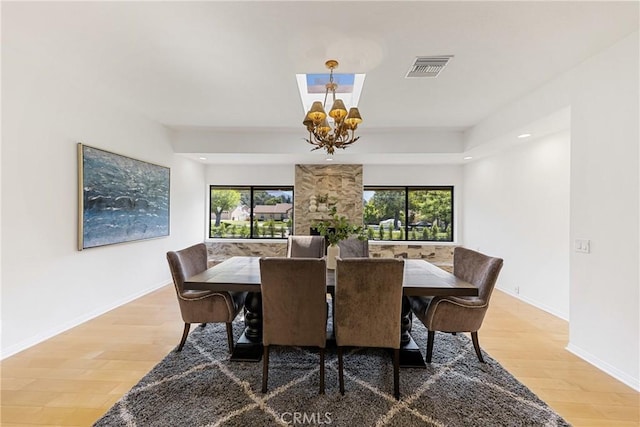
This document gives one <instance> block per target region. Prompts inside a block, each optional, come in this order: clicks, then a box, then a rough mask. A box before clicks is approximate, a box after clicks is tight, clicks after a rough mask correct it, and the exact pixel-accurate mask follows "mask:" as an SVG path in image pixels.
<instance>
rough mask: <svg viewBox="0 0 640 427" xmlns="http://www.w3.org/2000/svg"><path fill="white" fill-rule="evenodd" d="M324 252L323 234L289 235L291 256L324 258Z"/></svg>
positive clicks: (288, 251)
mask: <svg viewBox="0 0 640 427" xmlns="http://www.w3.org/2000/svg"><path fill="white" fill-rule="evenodd" d="M324 253H325V243H324V237H323V236H289V238H288V239H287V257H289V258H322V257H323V256H324Z"/></svg>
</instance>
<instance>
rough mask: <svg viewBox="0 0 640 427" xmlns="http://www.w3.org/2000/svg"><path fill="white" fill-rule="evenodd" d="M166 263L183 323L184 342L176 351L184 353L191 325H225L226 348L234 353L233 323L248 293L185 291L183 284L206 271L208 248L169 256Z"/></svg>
mask: <svg viewBox="0 0 640 427" xmlns="http://www.w3.org/2000/svg"><path fill="white" fill-rule="evenodd" d="M167 261H168V262H169V269H170V270H171V276H172V277H173V284H174V287H175V289H176V295H177V296H178V303H179V305H180V314H181V315H182V320H183V321H184V330H183V332H182V339H181V340H180V344H178V347H177V349H176V351H182V347H183V346H184V343H185V341H186V340H187V336H188V335H189V329H190V328H191V324H192V323H200V324H201V325H202V326H203V327H204V326H205V325H206V324H207V323H225V324H226V326H227V345H228V346H229V353H231V352H233V326H232V322H233V319H235V318H236V316H237V315H238V313H239V312H240V310H241V309H242V307H243V304H244V298H245V295H246V292H215V291H195V290H186V289H185V288H184V281H185V280H186V279H187V278H188V277H191V276H193V275H196V274H198V273H201V272H203V271H205V270H206V269H207V247H206V245H205V244H204V243H199V244H196V245H193V246H190V247H188V248H185V249H182V250H179V251H170V252H167Z"/></svg>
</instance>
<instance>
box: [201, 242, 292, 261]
mask: <svg viewBox="0 0 640 427" xmlns="http://www.w3.org/2000/svg"><path fill="white" fill-rule="evenodd" d="M207 252H208V254H209V261H224V260H225V259H227V258H231V257H232V256H286V255H287V241H286V240H283V241H282V242H260V241H255V240H251V241H250V240H247V242H207Z"/></svg>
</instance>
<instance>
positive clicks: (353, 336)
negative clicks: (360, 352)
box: [335, 258, 404, 348]
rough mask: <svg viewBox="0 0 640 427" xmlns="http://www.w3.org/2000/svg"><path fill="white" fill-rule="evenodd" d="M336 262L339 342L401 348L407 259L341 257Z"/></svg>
mask: <svg viewBox="0 0 640 427" xmlns="http://www.w3.org/2000/svg"><path fill="white" fill-rule="evenodd" d="M336 264H337V266H336V291H335V298H336V300H335V332H336V343H337V345H339V346H355V347H382V348H400V314H401V311H402V282H403V277H404V260H402V259H395V258H352V259H342V258H338V259H337V262H336Z"/></svg>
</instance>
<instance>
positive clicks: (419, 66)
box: [405, 55, 453, 78]
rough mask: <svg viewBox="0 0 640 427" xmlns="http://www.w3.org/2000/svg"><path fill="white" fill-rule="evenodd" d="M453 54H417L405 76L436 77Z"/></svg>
mask: <svg viewBox="0 0 640 427" xmlns="http://www.w3.org/2000/svg"><path fill="white" fill-rule="evenodd" d="M451 58H453V55H443V56H418V57H416V60H415V62H414V63H413V65H412V66H411V68H410V69H409V72H408V73H407V75H406V76H405V78H410V77H438V74H440V71H442V69H443V68H444V67H445V66H446V65H447V64H448V63H449V60H450V59H451Z"/></svg>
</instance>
